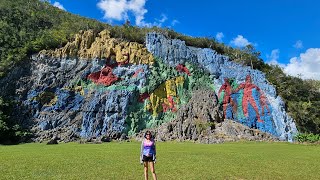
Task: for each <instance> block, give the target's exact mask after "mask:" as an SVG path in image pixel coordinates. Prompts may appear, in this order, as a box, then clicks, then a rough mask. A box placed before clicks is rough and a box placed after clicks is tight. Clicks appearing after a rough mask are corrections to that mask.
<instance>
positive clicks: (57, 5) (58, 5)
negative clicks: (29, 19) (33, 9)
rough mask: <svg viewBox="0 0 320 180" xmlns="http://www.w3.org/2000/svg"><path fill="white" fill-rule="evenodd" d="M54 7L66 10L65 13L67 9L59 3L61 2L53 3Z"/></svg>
mask: <svg viewBox="0 0 320 180" xmlns="http://www.w3.org/2000/svg"><path fill="white" fill-rule="evenodd" d="M53 6H55V7H57V8H59V9H62V10H64V11H65V10H66V9H65V8H64V7H63V5H62V4H61V3H59V2H57V1H55V2H54V3H53Z"/></svg>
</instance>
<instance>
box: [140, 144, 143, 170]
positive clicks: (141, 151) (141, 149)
mask: <svg viewBox="0 0 320 180" xmlns="http://www.w3.org/2000/svg"><path fill="white" fill-rule="evenodd" d="M142 158H143V140H142V142H141V147H140V163H141V164H142V163H143V162H142Z"/></svg>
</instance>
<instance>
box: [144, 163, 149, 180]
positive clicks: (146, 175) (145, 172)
mask: <svg viewBox="0 0 320 180" xmlns="http://www.w3.org/2000/svg"><path fill="white" fill-rule="evenodd" d="M143 166H144V179H145V180H148V162H147V161H145V162H143Z"/></svg>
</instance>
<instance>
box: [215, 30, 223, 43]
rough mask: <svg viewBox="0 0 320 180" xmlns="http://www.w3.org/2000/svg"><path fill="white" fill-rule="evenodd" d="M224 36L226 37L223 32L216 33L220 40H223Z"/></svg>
mask: <svg viewBox="0 0 320 180" xmlns="http://www.w3.org/2000/svg"><path fill="white" fill-rule="evenodd" d="M222 38H224V34H223V33H222V32H218V33H217V34H216V39H217V40H218V41H222Z"/></svg>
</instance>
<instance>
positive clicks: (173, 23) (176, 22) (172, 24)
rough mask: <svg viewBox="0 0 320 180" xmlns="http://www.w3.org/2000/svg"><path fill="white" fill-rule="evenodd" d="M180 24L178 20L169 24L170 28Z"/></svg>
mask: <svg viewBox="0 0 320 180" xmlns="http://www.w3.org/2000/svg"><path fill="white" fill-rule="evenodd" d="M178 23H180V22H179V21H178V20H176V19H174V20H173V21H172V22H171V26H175V25H176V24H178Z"/></svg>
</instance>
